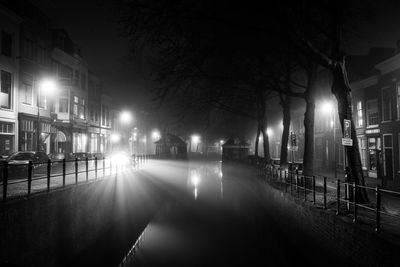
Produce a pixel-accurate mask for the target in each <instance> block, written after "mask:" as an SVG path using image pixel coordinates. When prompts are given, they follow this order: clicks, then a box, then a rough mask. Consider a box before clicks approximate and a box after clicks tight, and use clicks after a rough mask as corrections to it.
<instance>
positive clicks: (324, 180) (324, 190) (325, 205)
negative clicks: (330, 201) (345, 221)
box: [324, 176, 326, 209]
mask: <svg viewBox="0 0 400 267" xmlns="http://www.w3.org/2000/svg"><path fill="white" fill-rule="evenodd" d="M324 209H326V177H325V176H324Z"/></svg>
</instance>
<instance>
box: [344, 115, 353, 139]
mask: <svg viewBox="0 0 400 267" xmlns="http://www.w3.org/2000/svg"><path fill="white" fill-rule="evenodd" d="M343 125H344V130H343V137H344V138H345V139H351V121H350V120H346V119H344V124H343Z"/></svg>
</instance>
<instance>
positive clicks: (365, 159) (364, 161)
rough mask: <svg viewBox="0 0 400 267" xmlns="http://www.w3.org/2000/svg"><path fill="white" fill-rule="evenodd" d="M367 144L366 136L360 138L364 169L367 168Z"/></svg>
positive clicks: (359, 143) (359, 144) (359, 146)
mask: <svg viewBox="0 0 400 267" xmlns="http://www.w3.org/2000/svg"><path fill="white" fill-rule="evenodd" d="M365 142H366V141H365V136H362V137H358V148H359V149H360V156H361V165H362V167H363V169H366V168H367V158H366V157H367V147H366V145H365Z"/></svg>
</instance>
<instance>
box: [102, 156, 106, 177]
mask: <svg viewBox="0 0 400 267" xmlns="http://www.w3.org/2000/svg"><path fill="white" fill-rule="evenodd" d="M104 177H106V158H105V157H103V178H104Z"/></svg>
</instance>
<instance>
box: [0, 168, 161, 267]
mask: <svg viewBox="0 0 400 267" xmlns="http://www.w3.org/2000/svg"><path fill="white" fill-rule="evenodd" d="M131 176H132V175H131ZM128 178H132V177H128ZM128 178H126V177H125V178H121V177H118V179H115V178H109V179H106V180H102V181H97V182H92V183H89V184H83V185H80V186H76V187H71V188H69V189H64V190H59V191H53V192H51V193H48V194H46V193H44V194H41V195H36V196H34V197H32V198H30V199H25V200H18V201H15V202H10V203H6V204H3V205H0V233H1V238H0V265H1V264H2V263H5V262H8V263H12V264H16V266H77V265H80V264H79V263H76V262H75V263H73V262H74V260H75V259H79V261H80V262H84V261H87V260H88V259H87V258H93V257H92V255H91V254H93V253H98V254H99V255H102V254H104V251H101V249H99V248H97V247H96V246H97V245H96V242H99V240H103V241H102V242H103V243H105V244H107V242H109V241H107V240H105V239H104V238H110V237H112V235H114V233H113V232H110V231H111V230H110V229H119V230H120V231H121V232H123V233H124V234H126V236H128V237H129V239H127V240H124V242H121V241H119V240H115V243H116V244H118V245H122V243H124V244H125V247H123V249H122V250H123V251H117V252H119V253H122V255H119V254H118V255H117V256H116V257H117V259H116V260H117V262H115V261H114V262H111V263H110V264H113V265H118V260H120V259H122V257H123V253H126V249H127V246H131V245H132V242H134V239H135V236H136V235H138V234H139V233H140V232H141V230H142V229H143V228H144V226H145V225H146V224H147V221H148V220H149V218H150V216H151V214H152V213H153V212H154V210H155V209H156V208H157V206H158V205H157V203H160V202H157V198H154V194H149V195H148V196H146V195H144V194H141V193H132V192H131V191H128V190H132V187H131V186H126V184H124V186H122V183H126V182H123V181H124V179H128ZM128 185H129V183H128ZM136 191H137V190H136ZM144 191H146V192H154V190H153V189H151V188H150V189H149V188H147V190H146V189H145V190H144ZM150 195H153V197H152V200H153V201H149V196H150ZM127 218H129V220H127ZM121 219H124V220H121ZM122 224H124V226H121V225H122ZM124 227H125V228H126V229H128V231H129V232H127V231H126V229H125V228H124ZM106 233H107V236H106V235H105V234H106ZM107 245H108V244H107ZM111 246H112V245H111ZM118 249H119V250H121V248H118ZM108 250H109V252H108V253H110V254H112V253H114V256H115V251H114V252H113V251H111V250H110V249H108ZM103 256H104V255H103ZM105 256H107V257H106V258H107V259H109V258H111V255H105ZM108 256H109V257H108ZM98 258H99V259H100V260H101V257H98ZM114 260H115V257H114ZM75 261H76V260H75ZM91 261H93V260H92V259H91ZM89 265H91V264H89Z"/></svg>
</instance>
